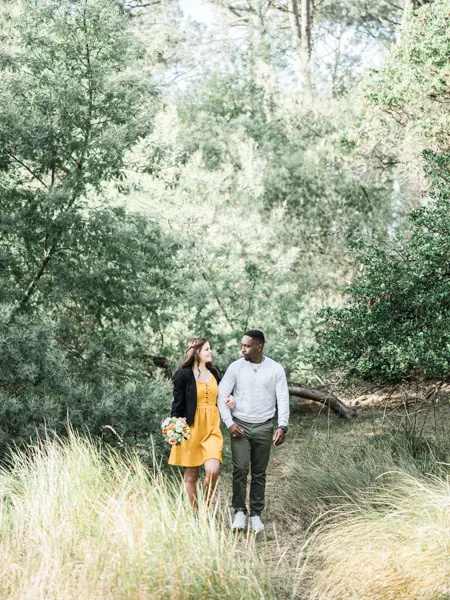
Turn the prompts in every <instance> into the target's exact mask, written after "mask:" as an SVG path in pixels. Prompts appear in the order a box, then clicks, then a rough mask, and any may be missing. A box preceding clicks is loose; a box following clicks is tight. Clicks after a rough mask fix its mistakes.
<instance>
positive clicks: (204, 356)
mask: <svg viewBox="0 0 450 600" xmlns="http://www.w3.org/2000/svg"><path fill="white" fill-rule="evenodd" d="M198 356H199V358H200V360H201V361H204V362H205V363H207V362H211V360H212V350H211V346H210V345H209V342H205V343H204V344H203V346H202V347H201V348H200V350H199V353H198Z"/></svg>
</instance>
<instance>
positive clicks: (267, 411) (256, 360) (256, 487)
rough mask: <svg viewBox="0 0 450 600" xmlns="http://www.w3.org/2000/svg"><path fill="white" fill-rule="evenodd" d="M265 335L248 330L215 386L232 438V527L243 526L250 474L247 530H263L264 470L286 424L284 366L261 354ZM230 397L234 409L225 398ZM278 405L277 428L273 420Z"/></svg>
mask: <svg viewBox="0 0 450 600" xmlns="http://www.w3.org/2000/svg"><path fill="white" fill-rule="evenodd" d="M264 343H265V339H264V334H263V332H262V331H259V330H258V329H252V330H250V331H247V332H246V333H245V334H244V337H243V338H242V342H241V349H242V358H240V359H239V360H236V361H235V362H233V363H231V365H230V366H229V367H228V369H227V371H226V373H225V375H224V377H223V379H222V381H221V382H220V385H219V399H218V406H219V410H220V414H221V417H222V419H223V421H224V422H225V425H226V426H227V427H228V432H229V434H230V437H231V454H232V457H233V500H232V505H233V508H234V520H233V525H232V527H233V529H244V528H245V527H246V522H247V508H246V506H247V503H246V496H247V475H248V471H249V468H250V470H251V484H250V527H251V529H252V530H253V531H254V532H258V531H262V530H263V529H264V524H263V523H262V521H261V517H260V514H261V512H262V510H263V509H264V496H265V489H266V469H267V465H268V462H269V456H270V448H271V446H272V444H273V445H274V446H279V445H280V444H282V443H283V442H284V438H285V435H286V432H287V424H288V420H289V391H288V385H287V380H286V374H285V372H284V369H283V367H282V366H281V365H280V364H279V363H277V362H275V361H274V360H272V359H271V358H269V357H268V356H264V355H263V349H264ZM231 393H232V394H233V395H234V398H235V403H236V404H235V408H234V409H233V411H230V409H229V408H228V407H227V406H226V404H225V400H226V399H227V397H228V396H229V395H230V394H231ZM277 405H278V429H276V430H275V432H274V425H273V416H274V414H275V410H276V408H277Z"/></svg>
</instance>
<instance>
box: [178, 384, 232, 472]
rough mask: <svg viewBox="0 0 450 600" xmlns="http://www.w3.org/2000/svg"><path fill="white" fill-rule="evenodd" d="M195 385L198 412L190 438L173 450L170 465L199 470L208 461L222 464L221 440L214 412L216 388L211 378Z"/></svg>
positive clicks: (217, 417)
mask: <svg viewBox="0 0 450 600" xmlns="http://www.w3.org/2000/svg"><path fill="white" fill-rule="evenodd" d="M195 381H196V386H197V410H196V411H195V417H194V422H193V424H192V425H191V436H190V438H189V439H188V440H186V441H185V442H183V443H182V444H180V445H179V446H172V450H171V452H170V458H169V465H175V466H180V467H199V466H200V465H203V463H204V462H205V460H208V459H210V458H217V459H218V460H220V462H222V448H223V437H222V432H221V431H220V414H219V409H218V408H217V396H218V394H219V386H218V385H217V381H216V378H215V377H214V376H211V379H210V380H209V381H206V382H203V381H197V380H195Z"/></svg>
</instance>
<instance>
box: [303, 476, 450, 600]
mask: <svg viewBox="0 0 450 600" xmlns="http://www.w3.org/2000/svg"><path fill="white" fill-rule="evenodd" d="M391 477H392V474H391ZM369 496H370V495H367V496H361V497H360V499H359V501H358V502H357V503H355V504H354V505H353V506H348V505H347V506H343V507H341V514H340V515H339V516H340V518H339V520H337V521H333V524H332V525H328V526H326V527H325V529H324V530H323V531H322V532H320V531H319V533H318V535H317V538H316V540H315V542H314V543H313V547H312V552H311V556H312V558H313V559H314V560H315V561H316V564H317V565H318V567H319V568H318V569H317V570H316V574H315V580H314V585H313V588H312V590H311V594H310V596H309V598H310V599H311V600H313V599H314V600H347V599H348V600H350V599H352V600H355V599H358V600H438V599H440V600H444V598H445V599H447V598H450V489H449V486H448V483H447V482H445V481H442V480H438V479H419V478H414V477H411V476H407V475H405V474H403V475H401V476H400V475H398V476H397V477H396V481H394V482H392V483H390V485H389V486H387V487H386V488H385V490H384V491H383V492H380V491H379V490H378V494H377V496H376V498H374V497H369ZM338 512H339V511H338V509H337V508H335V509H334V513H335V515H336V514H337V513H338Z"/></svg>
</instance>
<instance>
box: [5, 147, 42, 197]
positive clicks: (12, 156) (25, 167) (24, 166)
mask: <svg viewBox="0 0 450 600" xmlns="http://www.w3.org/2000/svg"><path fill="white" fill-rule="evenodd" d="M6 154H8V155H9V156H10V157H11V158H12V159H13V160H15V161H16V162H17V163H19V165H21V166H22V167H23V168H24V169H26V170H27V171H28V172H29V173H31V175H33V177H34V178H35V179H37V181H39V183H41V184H42V185H43V186H44V187H46V188H47V187H48V186H47V184H46V183H45V181H44V180H43V179H41V178H40V177H39V175H36V173H35V172H34V171H33V170H32V169H30V167H28V166H27V165H26V164H25V163H24V162H22V161H21V160H20V158H17V156H14V154H13V153H12V152H10V151H9V150H6Z"/></svg>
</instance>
